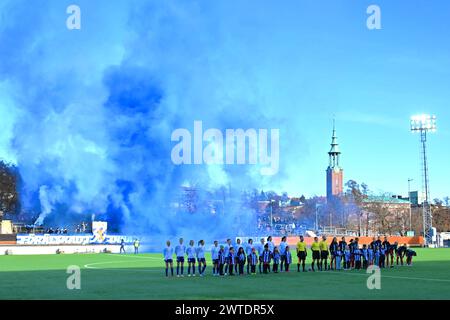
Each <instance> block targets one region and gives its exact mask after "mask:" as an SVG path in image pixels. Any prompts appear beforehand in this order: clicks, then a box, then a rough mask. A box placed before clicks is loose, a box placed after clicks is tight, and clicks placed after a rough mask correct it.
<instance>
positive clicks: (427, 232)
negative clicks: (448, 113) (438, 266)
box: [411, 114, 437, 245]
mask: <svg viewBox="0 0 450 320" xmlns="http://www.w3.org/2000/svg"><path fill="white" fill-rule="evenodd" d="M436 129H437V126H436V116H434V115H428V114H421V115H416V116H412V117H411V132H413V133H416V132H418V133H420V142H421V143H422V150H421V153H422V165H423V168H422V183H423V194H424V201H423V205H422V207H423V212H422V213H423V237H424V240H425V244H427V245H430V244H431V243H432V240H433V229H432V228H433V220H432V218H433V217H432V215H431V207H430V203H429V199H430V190H429V180H428V163H427V148H426V142H427V133H428V132H436Z"/></svg>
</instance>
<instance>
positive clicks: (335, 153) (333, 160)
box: [328, 119, 341, 168]
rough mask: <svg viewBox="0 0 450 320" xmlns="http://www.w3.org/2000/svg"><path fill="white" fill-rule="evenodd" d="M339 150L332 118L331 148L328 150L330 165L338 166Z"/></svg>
mask: <svg viewBox="0 0 450 320" xmlns="http://www.w3.org/2000/svg"><path fill="white" fill-rule="evenodd" d="M340 154H341V151H340V149H339V143H338V139H337V136H336V121H335V119H333V135H332V137H331V149H330V151H329V152H328V156H329V158H330V167H331V168H338V167H339V155H340Z"/></svg>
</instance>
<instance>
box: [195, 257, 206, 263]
mask: <svg viewBox="0 0 450 320" xmlns="http://www.w3.org/2000/svg"><path fill="white" fill-rule="evenodd" d="M197 261H198V262H199V263H200V262H206V260H205V258H198V259H197Z"/></svg>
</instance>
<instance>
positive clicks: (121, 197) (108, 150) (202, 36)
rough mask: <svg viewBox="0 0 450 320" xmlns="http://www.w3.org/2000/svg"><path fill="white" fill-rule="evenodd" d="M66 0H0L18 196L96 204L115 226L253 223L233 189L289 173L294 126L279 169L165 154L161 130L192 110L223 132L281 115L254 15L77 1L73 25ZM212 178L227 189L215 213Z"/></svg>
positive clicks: (45, 202) (53, 209)
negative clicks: (185, 162)
mask: <svg viewBox="0 0 450 320" xmlns="http://www.w3.org/2000/svg"><path fill="white" fill-rule="evenodd" d="M255 3H256V2H255ZM69 4H71V3H69V2H67V1H60V2H58V4H56V3H55V2H53V1H41V2H40V3H39V12H36V10H37V8H34V7H33V5H30V3H29V2H27V1H2V2H1V4H0V10H1V24H0V43H1V46H0V88H1V89H2V90H1V91H0V102H1V103H0V114H1V116H2V118H3V119H6V120H2V121H5V130H4V131H2V132H1V133H0V134H1V139H0V147H1V149H0V150H1V156H2V157H3V158H7V160H9V161H12V162H13V163H15V164H16V165H17V166H18V168H19V170H20V173H21V176H22V179H23V188H22V190H21V195H22V208H23V210H25V211H28V212H33V213H38V216H39V217H38V219H37V221H36V222H37V223H38V224H41V223H44V224H60V225H66V224H67V225H69V224H72V223H77V222H79V221H81V220H86V219H89V218H90V217H91V216H92V215H95V218H96V219H105V220H107V221H108V222H109V227H110V229H112V230H114V231H117V232H123V233H132V234H142V235H151V236H153V237H157V238H159V237H162V238H164V237H174V236H178V235H180V236H181V235H183V236H185V237H186V238H188V237H195V239H198V238H202V237H203V238H206V239H211V238H213V237H222V238H223V237H226V236H232V235H238V234H240V235H244V234H248V233H249V232H252V230H253V228H254V227H255V224H256V218H255V215H254V212H253V210H251V209H249V208H246V207H243V206H242V204H241V202H240V197H241V193H240V192H241V191H242V190H250V189H253V188H259V189H266V190H267V189H276V188H277V187H279V186H280V185H281V184H282V182H283V179H286V178H288V177H289V174H290V173H292V169H293V167H295V165H297V164H296V163H293V162H292V161H291V160H292V159H300V158H301V157H300V152H301V151H302V149H301V146H300V145H299V143H298V141H299V137H301V132H300V130H299V129H298V128H290V129H289V130H285V131H282V132H281V136H282V139H281V141H280V142H281V145H280V154H281V159H280V172H279V174H278V175H277V176H275V177H263V176H261V175H260V174H259V168H258V167H257V166H247V165H240V166H216V167H208V166H178V167H177V166H174V165H173V164H172V162H171V158H170V153H171V149H172V147H173V143H172V142H171V141H170V136H171V132H172V131H173V130H175V129H177V128H187V129H190V130H191V129H192V126H193V121H194V120H201V121H203V124H204V126H205V127H207V128H211V127H212V128H218V129H221V130H223V132H224V130H225V129H227V128H243V129H247V128H266V129H270V128H284V127H286V123H287V121H288V119H289V115H288V116H287V117H286V116H285V115H283V114H282V113H281V112H280V111H279V110H280V109H279V108H280V107H281V106H280V105H277V104H275V103H274V102H276V101H277V97H278V93H277V92H273V90H270V83H268V82H266V79H268V78H270V76H271V74H272V70H271V69H270V68H269V69H267V70H260V69H258V68H257V65H258V63H259V62H261V61H262V60H264V59H265V57H262V56H261V53H258V52H256V51H254V49H255V48H257V47H258V43H259V42H258V41H259V40H258V37H259V36H258V33H257V32H256V34H255V30H256V29H255V30H253V29H252V30H249V33H248V34H246V35H244V36H242V37H238V38H235V37H234V36H233V34H232V33H230V32H228V31H227V28H228V27H230V28H231V27H233V25H234V20H233V19H232V18H231V17H233V15H234V11H235V10H234V8H235V6H233V5H232V4H227V1H222V2H219V3H218V4H217V5H216V6H213V7H212V2H209V1H205V2H197V1H170V2H166V1H119V2H114V3H112V2H111V1H95V3H93V2H92V1H78V3H77V4H78V5H79V6H80V7H81V10H82V29H81V30H80V31H68V30H67V29H66V28H65V19H66V14H65V8H66V7H67V6H68V5H69ZM249 8H251V4H248V7H247V9H249ZM223 10H225V16H226V17H227V18H226V19H225V20H224V21H223V23H220V22H219V21H220V17H222V13H223ZM24 21H26V23H24ZM257 26H260V27H261V28H262V27H263V21H261V22H258V23H257ZM255 28H256V27H255ZM253 36H255V37H256V38H255V39H254V38H253ZM248 42H250V43H248ZM293 146H295V147H293ZM286 155H289V156H288V157H287V156H286ZM285 156H286V157H285ZM286 159H291V160H286ZM183 185H191V186H196V187H197V190H198V199H197V200H198V202H199V203H200V209H201V210H199V212H198V214H189V213H187V214H181V213H180V210H179V209H177V208H174V203H177V202H179V199H180V197H182V196H183V189H182V188H181V186H183ZM217 190H226V192H225V193H226V200H224V201H222V202H223V203H222V206H223V212H222V211H221V214H215V215H214V214H213V215H211V214H210V212H209V211H208V210H209V209H210V208H209V206H210V203H209V202H208V200H209V199H211V198H213V199H217V197H216V196H211V193H215V192H217ZM221 210H222V209H221Z"/></svg>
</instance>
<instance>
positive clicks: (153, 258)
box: [107, 253, 164, 262]
mask: <svg viewBox="0 0 450 320" xmlns="http://www.w3.org/2000/svg"><path fill="white" fill-rule="evenodd" d="M107 255H108V256H113V257H121V258H135V259H150V260H161V261H163V262H164V259H163V258H162V257H161V258H155V257H142V256H127V255H121V254H120V253H107Z"/></svg>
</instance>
